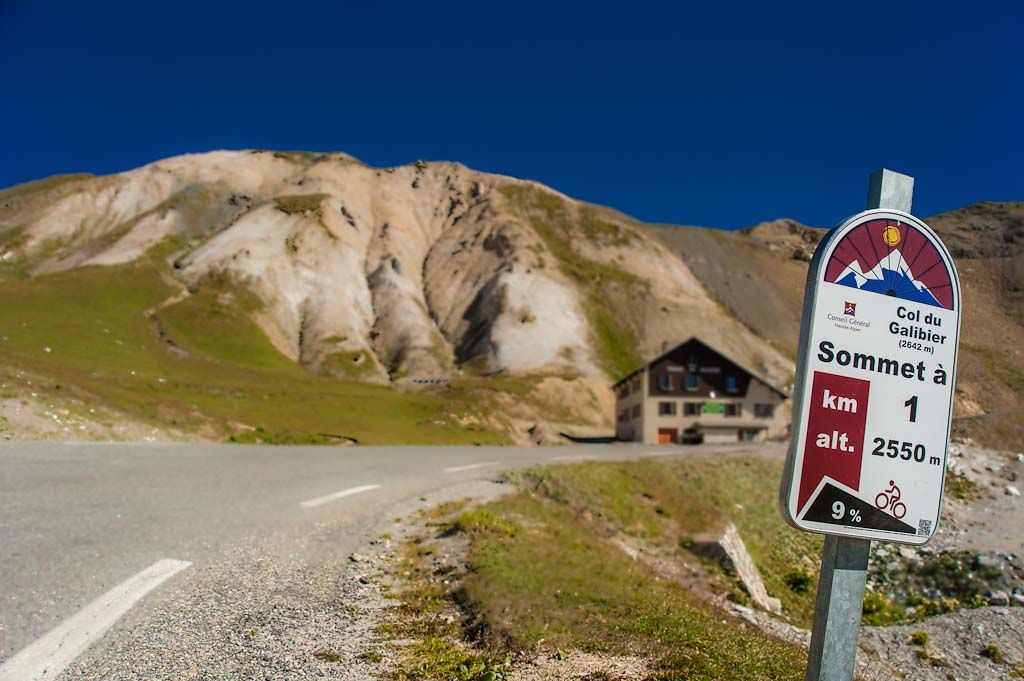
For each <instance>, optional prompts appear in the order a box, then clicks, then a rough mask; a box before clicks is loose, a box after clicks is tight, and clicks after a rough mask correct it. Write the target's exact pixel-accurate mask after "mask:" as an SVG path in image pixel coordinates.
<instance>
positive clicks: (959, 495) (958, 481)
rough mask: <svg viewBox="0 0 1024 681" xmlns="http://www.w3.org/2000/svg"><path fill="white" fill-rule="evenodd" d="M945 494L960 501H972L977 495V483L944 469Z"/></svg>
mask: <svg viewBox="0 0 1024 681" xmlns="http://www.w3.org/2000/svg"><path fill="white" fill-rule="evenodd" d="M946 495H947V496H949V497H952V498H954V499H959V500H960V501H973V500H974V499H976V498H977V497H978V483H976V482H974V481H973V480H970V479H968V478H967V477H966V476H963V475H958V474H956V473H951V472H949V471H946Z"/></svg>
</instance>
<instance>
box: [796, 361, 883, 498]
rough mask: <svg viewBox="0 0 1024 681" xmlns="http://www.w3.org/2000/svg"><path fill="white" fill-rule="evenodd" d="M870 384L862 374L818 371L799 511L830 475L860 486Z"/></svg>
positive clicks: (801, 480)
mask: <svg viewBox="0 0 1024 681" xmlns="http://www.w3.org/2000/svg"><path fill="white" fill-rule="evenodd" d="M870 387H871V383H870V382H868V381H864V380H861V379H859V378H850V377H849V376H836V375H835V374H826V373H824V372H822V371H815V372H814V380H813V382H812V383H811V394H810V397H809V399H810V401H811V406H810V410H809V411H808V413H807V439H806V440H805V441H804V462H803V470H802V471H801V473H800V494H799V496H798V497H797V512H798V513H800V512H802V511H803V508H804V505H805V504H806V503H807V501H808V500H809V499H810V496H811V495H812V494H813V493H814V490H815V489H817V487H818V483H819V482H821V480H822V478H824V477H826V476H828V477H830V478H832V479H833V480H835V481H837V482H841V483H843V484H844V485H847V486H848V487H850V489H853V490H856V491H859V490H860V467H861V461H862V460H863V458H864V425H865V423H866V422H867V417H868V390H869V389H870Z"/></svg>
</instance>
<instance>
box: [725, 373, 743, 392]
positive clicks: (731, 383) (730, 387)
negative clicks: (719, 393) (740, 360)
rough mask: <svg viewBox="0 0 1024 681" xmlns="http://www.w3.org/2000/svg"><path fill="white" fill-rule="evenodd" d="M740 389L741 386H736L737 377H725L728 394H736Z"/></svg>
mask: <svg viewBox="0 0 1024 681" xmlns="http://www.w3.org/2000/svg"><path fill="white" fill-rule="evenodd" d="M739 389H740V388H739V386H738V385H737V384H736V377H735V376H726V377H725V392H727V393H734V392H736V391H737V390H739Z"/></svg>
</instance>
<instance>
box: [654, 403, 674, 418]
mask: <svg viewBox="0 0 1024 681" xmlns="http://www.w3.org/2000/svg"><path fill="white" fill-rule="evenodd" d="M675 415H676V403H675V402H658V416H675Z"/></svg>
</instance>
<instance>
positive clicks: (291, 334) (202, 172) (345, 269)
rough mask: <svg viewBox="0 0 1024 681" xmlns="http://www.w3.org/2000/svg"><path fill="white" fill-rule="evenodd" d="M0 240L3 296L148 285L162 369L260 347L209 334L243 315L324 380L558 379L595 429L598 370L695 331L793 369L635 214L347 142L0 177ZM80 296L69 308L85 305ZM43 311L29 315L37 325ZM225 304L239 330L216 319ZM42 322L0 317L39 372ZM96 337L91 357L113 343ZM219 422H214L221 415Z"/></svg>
mask: <svg viewBox="0 0 1024 681" xmlns="http://www.w3.org/2000/svg"><path fill="white" fill-rule="evenodd" d="M0 244H2V246H0V277H2V280H3V281H4V282H6V283H4V284H3V285H2V286H3V288H4V289H6V291H7V293H8V295H10V296H13V295H14V293H13V292H15V291H19V290H20V291H21V293H22V295H21V298H22V299H24V298H25V295H26V294H28V293H29V292H31V293H32V295H35V296H38V297H39V300H40V304H41V307H42V308H49V309H50V310H51V311H55V310H57V309H62V308H61V305H62V303H61V301H60V300H54V301H52V302H51V301H50V299H49V298H47V295H50V297H51V298H53V297H56V296H59V295H64V293H61V294H58V293H50V294H46V293H45V291H44V289H53V288H58V289H61V290H62V291H63V290H64V288H70V289H75V288H77V289H78V290H79V291H81V290H82V287H84V286H87V285H93V286H98V287H99V286H101V283H102V287H103V288H102V290H97V292H96V294H95V295H94V296H93V297H92V298H91V299H92V300H95V299H97V298H103V299H105V298H106V296H110V295H114V296H116V295H118V293H117V291H118V290H119V288H120V289H130V290H131V291H132V292H139V291H141V290H144V289H146V288H147V287H150V288H153V289H154V291H153V295H152V296H143V298H144V299H142V300H139V301H138V302H137V303H136V305H138V306H141V307H140V308H139V309H138V310H137V312H138V315H137V316H138V317H140V318H141V317H145V318H147V319H149V320H150V322H151V323H150V326H151V327H152V329H151V332H152V335H154V337H155V338H157V339H159V341H160V342H161V343H162V345H163V347H162V348H160V349H154V348H150V347H149V346H148V344H147V345H146V346H145V347H146V353H147V354H146V357H147V361H148V362H151V363H153V362H155V363H156V364H157V365H158V368H159V371H158V373H161V376H160V378H163V379H164V381H165V382H166V381H172V380H175V374H174V371H173V367H171V366H170V365H167V364H166V362H167V361H169V360H168V359H167V357H172V356H173V357H176V358H178V359H181V358H183V357H184V358H190V359H193V360H196V361H199V360H203V361H206V360H209V361H211V362H213V363H214V364H215V365H217V367H218V370H219V368H223V366H224V364H225V363H229V364H237V363H238V362H240V361H241V358H243V357H244V356H245V352H248V353H249V354H252V353H253V352H255V350H253V349H251V348H250V349H247V350H245V351H244V352H243V350H242V349H240V348H239V349H236V351H235V352H234V353H233V352H232V351H227V350H225V349H224V348H222V347H219V345H223V343H224V342H225V339H224V336H225V335H229V336H232V337H236V338H241V337H243V336H247V335H251V334H250V332H248V331H246V332H244V333H242V332H240V331H239V330H238V329H240V328H241V327H240V326H239V325H242V324H244V323H251V324H252V325H255V326H256V327H258V330H259V334H258V335H261V336H262V337H263V340H265V341H266V343H269V344H270V345H272V347H273V348H274V349H276V351H277V352H278V353H279V354H280V355H281V356H282V357H284V358H287V359H288V360H290V361H292V362H294V363H297V364H298V365H301V367H303V368H304V369H305V370H307V372H308V373H310V374H316V375H320V376H329V377H334V378H337V379H346V380H354V381H359V382H363V383H374V384H393V385H397V386H399V387H403V389H406V388H408V387H410V386H412V385H421V384H424V383H428V384H429V383H436V382H439V381H440V382H443V381H445V380H450V379H453V378H455V379H461V378H471V377H479V376H488V377H494V376H501V377H523V376H532V377H548V378H551V379H552V380H547V381H546V382H545V384H546V385H548V386H550V385H552V384H553V383H555V380H554V379H557V378H561V379H563V380H564V381H566V382H568V383H572V384H573V385H574V386H575V388H574V389H568V388H566V386H560V387H559V388H558V391H556V392H558V394H557V395H555V394H553V395H552V397H551V399H552V401H553V403H554V404H557V405H560V406H561V407H562V410H563V411H566V410H567V412H568V413H566V414H565V415H564V416H565V418H564V419H562V420H561V422H562V423H565V422H566V421H569V422H575V421H580V420H582V421H584V422H585V423H590V424H591V425H592V426H594V427H605V428H607V427H608V426H610V417H611V407H610V405H609V399H610V392H609V390H608V388H607V383H608V382H609V381H610V380H613V379H615V378H616V377H617V376H619V375H622V374H624V373H626V372H628V371H630V370H631V369H633V368H634V367H635V366H636V365H637V364H638V363H640V362H641V361H642V358H644V357H649V356H651V355H654V354H657V353H658V352H660V351H661V350H662V349H663V348H664V347H665V346H666V345H668V344H673V343H676V342H679V341H681V340H683V339H685V338H687V337H689V336H691V335H694V334H699V335H700V336H701V337H702V338H704V339H705V340H707V341H708V342H711V343H713V344H715V345H716V346H718V347H721V348H722V349H723V350H725V351H726V352H728V353H729V354H730V355H732V356H735V357H737V358H738V359H740V360H742V361H744V362H745V363H747V364H748V365H750V366H752V367H755V368H756V369H757V370H758V371H760V372H762V373H764V374H766V375H767V376H769V377H770V378H772V379H774V380H775V381H777V382H779V383H786V382H788V381H789V380H790V379H791V375H792V370H793V366H792V362H791V360H789V359H788V358H786V357H784V356H783V355H782V354H781V353H779V352H778V351H776V350H775V349H774V348H771V347H767V346H765V345H764V343H762V342H761V340H760V339H759V338H758V337H757V336H756V335H755V334H754V333H752V332H751V331H750V330H749V329H747V328H746V327H745V326H744V325H743V324H741V323H740V322H739V321H738V320H737V319H735V318H734V317H733V316H732V315H730V314H728V313H727V312H726V311H725V310H724V309H723V308H722V306H721V305H720V304H719V303H718V301H716V300H715V299H714V298H713V297H712V296H711V295H710V294H709V292H708V290H707V289H706V288H705V287H704V286H703V285H702V284H701V282H700V281H699V279H698V278H697V277H696V276H694V274H693V272H692V271H691V270H690V268H689V267H688V266H687V264H686V263H685V262H684V261H682V260H680V259H679V258H677V257H675V256H674V255H673V254H672V253H671V252H670V250H669V249H668V248H666V247H665V246H663V245H662V244H661V243H659V242H658V241H656V240H653V239H651V238H649V236H647V235H646V234H645V233H644V230H643V225H641V224H640V223H638V222H637V221H635V220H633V219H631V218H629V217H627V216H624V215H622V214H620V213H617V212H615V211H612V210H610V209H607V208H602V207H600V206H594V205H589V204H585V203H582V202H579V201H575V200H573V199H571V198H569V197H566V196H564V195H562V194H559V193H558V192H556V191H554V190H551V189H549V188H547V187H544V186H542V185H540V184H537V183H535V182H528V181H522V180H516V179H513V178H508V177H502V176H497V175H489V174H485V173H479V172H475V171H472V170H469V169H467V168H465V167H463V166H460V165H458V164H454V163H425V162H418V163H414V164H411V165H407V166H402V167H399V168H388V169H379V168H371V167H369V166H366V165H365V164H363V163H361V162H359V161H357V160H356V159H354V158H352V157H350V156H346V155H344V154H308V153H280V152H264V151H253V152H214V153H208V154H200V155H192V156H182V157H177V158H171V159H167V160H164V161H159V162H157V163H153V164H151V165H148V166H145V167H143V168H139V169H137V170H133V171H129V172H126V173H121V174H117V175H112V176H107V177H89V176H81V175H76V176H66V177H57V178H50V179H48V180H44V181H41V182H36V183H29V184H27V185H21V186H17V187H14V188H11V189H9V190H6V191H4V192H2V193H0ZM98 279H103V280H104V281H103V282H98V281H97V280H98ZM114 280H118V281H114ZM62 287H64V288H62ZM2 293H3V291H0V294H2ZM2 298H3V296H2V295H0V300H2ZM65 300H66V298H65ZM84 305H85V307H84V308H76V309H72V310H69V311H67V312H66V314H67V315H70V316H75V317H78V318H79V319H78V323H81V321H82V320H83V319H86V318H88V316H89V315H90V311H89V309H88V305H89V301H88V300H87V301H84ZM15 307H16V306H15ZM39 312H40V311H39V310H36V311H35V313H33V314H35V315H36V316H31V315H30V316H29V317H26V318H25V319H24V320H23V321H22V323H23V324H27V325H28V326H26V327H24V328H38V327H39V326H40V325H41V324H42V325H45V324H50V323H52V322H50V321H47V320H46V319H45V315H40V314H38V313H39ZM204 317H206V318H208V320H207V321H206V322H205V323H202V324H200V323H199V320H201V319H203V318H204ZM229 319H231V320H236V321H237V322H238V324H234V322H232V324H233V325H234V326H232V327H231V328H232V329H234V330H230V329H228V328H220V329H219V330H218V331H217V333H216V338H212V337H211V336H212V335H214V334H213V329H215V328H217V326H218V325H220V326H221V327H223V326H224V324H225V320H229ZM135 321H137V320H135ZM102 323H103V322H100V321H97V323H96V324H94V325H93V326H97V327H98V326H99V325H100V324H102ZM132 323H133V324H134V323H135V322H134V321H133V322H132ZM186 326H187V327H188V328H185V327H186ZM229 326H231V325H229ZM236 327H237V328H236ZM51 331H52V332H53V333H55V334H58V338H57V339H53V338H50V337H48V336H45V334H43V335H42V336H38V335H33V334H27V335H26V334H22V333H21V332H20V331H19V330H18V329H17V328H15V329H13V330H12V333H9V334H8V336H9V337H10V338H11V340H10V341H9V342H8V343H9V345H8V348H7V349H8V350H9V351H13V352H8V353H7V360H6V361H7V362H8V363H9V364H11V365H12V367H13V368H15V369H27V370H31V371H33V372H37V373H38V374H39V375H40V376H46V375H47V374H48V373H49V372H50V369H52V367H51V366H50V365H51V364H52V362H54V361H56V360H55V359H54V358H53V357H52V355H51V357H38V356H37V355H38V352H39V349H38V348H39V347H51V348H52V349H53V354H56V349H55V348H53V345H54V344H59V343H57V341H58V340H61V341H65V342H66V341H67V340H70V339H63V338H60V337H59V334H60V330H59V329H57V328H53V329H51ZM82 331H84V332H86V333H87V334H92V333H93V332H94V331H95V329H92V328H91V327H90V328H88V329H84V330H82V329H80V330H79V332H82ZM138 333H139V334H141V333H142V331H138ZM90 337H91V336H90ZM140 338H141V336H140ZM261 342H262V341H261ZM20 343H25V344H26V346H25V347H24V351H25V352H26V353H27V355H25V356H22V355H21V354H19V353H20V351H19V344H20ZM32 343H35V344H36V346H38V347H34V348H33V347H31V344H32ZM12 345H13V346H14V347H12ZM214 346H218V347H214ZM259 352H260V353H261V354H260V356H261V357H262V356H264V355H265V354H266V353H265V349H261V350H260V351H259ZM105 353H106V350H104V351H103V352H102V353H101V354H100V355H97V356H96V357H94V358H93V361H94V363H95V364H96V368H102V367H103V366H104V363H105V362H106V363H109V362H111V361H114V360H112V359H104V354H105ZM161 353H162V354H161ZM63 354H64V353H62V355H63ZM163 355H167V357H164V356H163ZM88 360H89V358H87V357H82V358H81V362H80V363H78V364H76V365H75V370H76V371H77V372H82V371H86V370H87V369H88V366H89V361H88ZM140 361H141V360H140ZM86 373H87V374H88V372H86ZM163 374H168V375H163ZM131 375H132V374H129V376H131ZM124 380H128V379H124ZM69 382H70V383H71V384H73V385H76V386H81V385H82V381H81V380H78V379H75V380H71V381H69ZM542 382H544V381H542ZM97 383H98V382H93V383H92V384H91V385H90V386H89V389H88V390H87V391H86V392H90V391H91V392H95V391H96V388H97ZM101 387H102V386H101ZM479 387H480V385H479V384H477V385H476V387H475V388H474V389H476V388H479ZM101 392H103V393H104V394H105V395H106V401H107V402H108V403H109V404H110V405H111V406H112V407H115V408H121V407H123V404H122V403H121V402H119V400H118V398H117V396H115V395H111V394H107V393H109V392H110V391H109V389H108V388H105V387H103V388H102V390H101ZM428 392H429V391H428ZM527 392H528V393H529V394H531V395H533V394H534V393H535V392H537V391H536V390H530V391H527ZM541 392H543V391H541ZM563 392H564V393H568V394H567V395H564V394H561V393H563ZM442 396H443V394H442ZM520 406H522V405H520ZM535 406H536V409H534V411H535V412H536V413H535V414H524V416H523V419H524V422H529V421H535V422H536V421H552V419H551V418H550V415H551V412H552V409H551V408H550V407H551V403H548V404H545V405H535ZM165 411H166V409H165ZM170 411H171V412H177V411H179V410H177V409H172V410H170ZM193 411H194V410H193ZM556 411H557V410H556ZM581 411H588V412H589V413H588V414H586V415H582V414H580V413H579V412H581ZM597 411H600V413H595V412H597ZM145 416H146V418H148V419H152V416H153V415H152V414H145ZM449 416H450V415H449ZM157 418H158V420H159V419H160V418H162V417H159V415H157ZM169 418H170V417H169ZM171 420H174V421H179V420H180V419H178V418H177V417H174V418H173V419H171ZM216 420H217V419H214V421H216ZM225 420H226V417H225V418H221V419H220V421H221V422H222V423H219V424H215V425H216V427H214V430H215V431H216V430H218V429H220V430H221V431H224V430H230V427H229V426H228V424H226V423H223V422H224V421H225ZM483 420H485V421H488V420H489V421H490V425H492V426H493V425H494V423H493V420H494V419H486V418H485V419H483ZM555 420H557V419H555ZM245 425H249V426H251V425H253V424H245ZM512 427H513V428H514V427H515V426H514V425H513V426H512Z"/></svg>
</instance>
